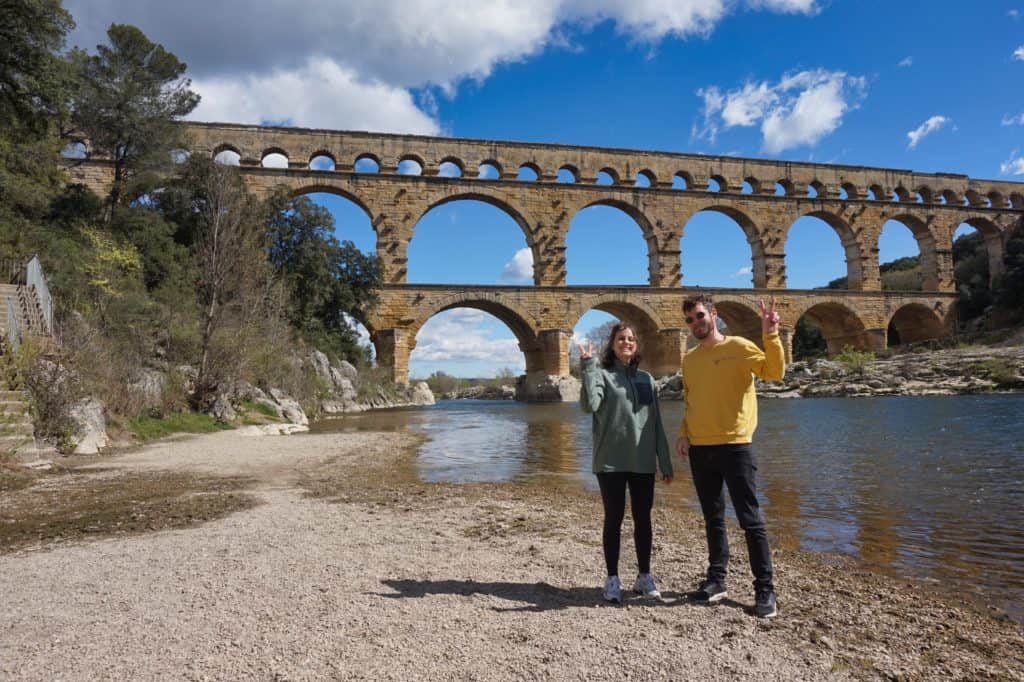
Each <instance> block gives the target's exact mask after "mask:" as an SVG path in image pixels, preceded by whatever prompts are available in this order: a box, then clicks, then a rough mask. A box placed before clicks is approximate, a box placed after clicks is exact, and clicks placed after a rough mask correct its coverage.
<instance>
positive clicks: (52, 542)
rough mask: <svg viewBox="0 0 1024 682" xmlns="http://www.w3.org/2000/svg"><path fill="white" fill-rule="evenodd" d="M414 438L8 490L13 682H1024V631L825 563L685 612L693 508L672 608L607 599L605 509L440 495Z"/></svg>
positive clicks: (221, 443)
mask: <svg viewBox="0 0 1024 682" xmlns="http://www.w3.org/2000/svg"><path fill="white" fill-rule="evenodd" d="M413 445H414V443H413V442H412V440H411V438H410V437H409V436H406V435H403V434H395V433H345V434H326V435H297V436H286V437H265V438H246V437H243V436H239V435H238V434H236V433H231V432H222V433H216V434H211V435H208V436H202V437H196V438H189V439H183V440H176V441H168V442H164V443H160V444H158V445H154V446H150V447H147V448H145V449H142V450H139V451H137V452H131V453H125V454H121V455H117V456H113V457H105V458H103V459H101V460H97V461H95V463H94V464H92V465H89V467H86V468H81V467H77V468H75V469H73V470H72V471H69V472H65V473H60V474H55V475H49V476H44V477H41V478H39V479H36V480H35V481H34V482H33V483H32V485H29V486H24V487H21V488H20V489H17V490H6V491H4V492H0V522H2V523H0V543H2V544H0V594H3V595H4V596H3V600H4V602H5V603H4V608H3V609H0V677H2V678H6V679H31V680H51V679H57V678H60V679H282V680H283V679H288V680H292V679H323V678H340V679H374V680H377V679H393V680H412V679H423V680H428V679H429V680H439V679H440V680H444V679H452V680H465V679H484V680H490V679H547V678H550V679H580V680H583V679H587V680H601V679H622V678H623V677H624V676H626V675H628V676H629V677H630V678H632V679H699V680H715V679H723V680H724V679H737V678H739V679H759V680H771V679H779V680H792V679H876V678H881V679H972V680H973V679H986V678H991V679H1024V628H1022V627H1021V626H1020V625H1018V624H1015V623H1012V622H1009V621H1008V620H1006V619H1000V618H998V617H995V616H991V615H988V614H985V613H981V612H979V611H978V610H977V609H976V608H975V607H973V606H970V605H966V604H956V603H940V602H938V601H936V600H935V597H934V595H931V594H929V593H926V592H924V591H922V589H921V588H918V587H915V586H913V585H910V584H908V583H903V582H899V581H894V580H892V579H888V578H884V577H879V576H873V575H870V574H867V573H865V572H864V571H862V570H858V569H856V568H854V567H852V566H847V565H844V566H828V565H823V564H822V563H821V562H820V561H819V559H818V558H816V557H814V556H809V555H804V554H800V553H793V552H784V551H779V552H777V554H776V562H777V571H778V574H779V601H780V616H779V617H778V618H777V619H775V620H774V621H770V622H766V621H762V620H758V619H755V618H753V617H752V616H751V615H749V613H748V608H749V606H750V605H751V604H752V603H753V594H752V590H751V588H750V585H749V582H748V579H747V577H746V570H747V569H746V566H745V564H744V563H742V562H739V561H736V565H735V566H734V579H733V581H732V583H731V584H730V595H731V596H732V597H733V599H732V600H729V601H726V602H724V603H722V604H721V605H719V606H716V607H710V608H709V607H701V606H697V605H693V604H691V603H689V602H688V601H687V600H686V599H685V598H684V594H683V592H684V591H685V590H687V589H690V588H691V586H692V585H693V584H694V583H695V582H696V580H697V579H698V578H699V576H700V574H701V572H702V567H703V561H704V549H703V531H702V528H701V525H700V523H699V520H698V519H696V518H694V516H693V515H692V514H689V513H686V512H682V511H678V510H669V509H664V508H659V509H658V510H657V512H656V519H655V523H656V531H655V532H656V547H655V558H654V567H655V572H656V574H657V575H658V576H659V577H660V579H661V586H662V591H663V593H664V595H665V598H664V600H663V601H661V602H650V601H646V600H641V599H630V600H629V601H627V603H626V605H624V606H621V607H616V606H606V605H604V604H602V603H601V602H600V597H599V590H598V585H599V583H600V580H601V577H602V576H601V563H602V562H601V555H600V509H599V505H598V504H597V500H596V499H595V497H594V496H593V495H588V494H586V493H583V492H579V491H577V490H574V489H569V488H566V489H565V490H554V491H550V490H549V491H546V492H538V491H536V490H531V489H526V488H522V487H518V486H512V485H467V486H454V485H425V484H422V483H419V482H417V481H416V480H414V479H413V478H412V477H411V474H410V471H411V467H410V466H409V462H408V460H407V458H408V451H409V449H410V448H411V446H413ZM105 500H106V501H107V502H106V503H105V502H104V501H105ZM111 500H114V501H111ZM116 500H120V501H119V502H116ZM154 500H156V501H157V502H159V504H157V502H154ZM211 500H212V502H211ZM41 501H46V503H47V505H49V507H51V508H56V509H58V512H56V513H55V514H53V515H51V516H45V514H43V513H42V511H41V510H40V509H39V507H40V506H41V505H40V504H39V503H40V502H41ZM146 505H150V506H146ZM111 509H112V510H111ZM140 509H142V510H144V511H142V512H141V513H142V514H143V519H142V521H139V520H135V521H134V522H133V520H132V518H131V517H132V515H133V514H134V515H138V514H139V513H140V511H139V510H140ZM183 509H184V510H185V511H182V510H183ZM104 510H106V511H107V512H109V513H107V514H106V515H103V514H101V512H103V511H104ZM44 516H45V518H43V517H44ZM72 517H77V518H78V520H79V522H78V523H77V524H71V523H68V522H63V525H62V523H58V522H57V521H56V520H55V519H57V518H60V519H65V520H66V519H69V518H72ZM169 518H170V519H176V520H175V521H174V523H171V522H169V521H168V519H169ZM40 519H42V520H40ZM44 521H45V523H44ZM33 523H35V524H36V525H35V526H33V525H32V524H33ZM19 524H20V525H19ZM47 524H49V525H47ZM118 524H120V525H118ZM627 525H628V524H627ZM13 526H18V527H19V528H21V529H22V531H23V532H22V533H21V534H13V533H10V532H7V531H5V530H3V528H4V527H13ZM40 528H42V529H43V530H42V531H40V530H39V529H40ZM25 529H29V530H28V531H26V530H25ZM33 529H34V530H33ZM83 529H91V530H83ZM624 530H625V531H626V532H625V534H624V545H625V546H624V548H623V550H624V561H623V574H624V576H626V577H627V578H631V577H632V566H633V562H632V559H631V552H632V547H631V545H630V543H629V542H628V540H626V538H628V537H629V529H628V528H626V529H624ZM733 530H734V531H735V529H733ZM29 531H31V532H29ZM5 533H6V534H5ZM732 537H734V538H735V539H736V540H739V539H740V536H739V534H738V533H736V532H734V533H733V535H732ZM737 554H739V552H737ZM734 561H735V560H734Z"/></svg>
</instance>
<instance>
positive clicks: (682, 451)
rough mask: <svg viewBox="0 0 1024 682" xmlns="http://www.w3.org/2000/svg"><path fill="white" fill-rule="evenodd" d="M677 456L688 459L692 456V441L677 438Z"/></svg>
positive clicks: (685, 438) (683, 437) (680, 437)
mask: <svg viewBox="0 0 1024 682" xmlns="http://www.w3.org/2000/svg"><path fill="white" fill-rule="evenodd" d="M676 456H677V457H679V459H686V458H687V457H689V456H690V440H689V439H688V438H687V437H686V436H679V437H678V438H676Z"/></svg>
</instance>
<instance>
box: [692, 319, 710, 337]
mask: <svg viewBox="0 0 1024 682" xmlns="http://www.w3.org/2000/svg"><path fill="white" fill-rule="evenodd" d="M710 333H711V325H710V324H707V323H705V324H704V326H703V327H698V328H696V329H694V330H693V335H694V336H696V337H697V340H698V341H703V340H704V339H706V338H707V337H708V334H710Z"/></svg>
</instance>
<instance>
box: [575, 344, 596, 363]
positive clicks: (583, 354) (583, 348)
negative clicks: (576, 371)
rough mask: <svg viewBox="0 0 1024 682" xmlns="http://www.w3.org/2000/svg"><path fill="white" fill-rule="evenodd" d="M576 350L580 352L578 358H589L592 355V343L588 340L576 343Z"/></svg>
mask: <svg viewBox="0 0 1024 682" xmlns="http://www.w3.org/2000/svg"><path fill="white" fill-rule="evenodd" d="M576 350H578V351H579V352H580V360H589V359H590V358H592V357H594V344H593V343H591V342H590V341H587V342H585V343H584V342H579V343H577V344H576Z"/></svg>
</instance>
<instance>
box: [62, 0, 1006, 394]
mask: <svg viewBox="0 0 1024 682" xmlns="http://www.w3.org/2000/svg"><path fill="white" fill-rule="evenodd" d="M66 6H67V7H68V9H69V10H70V11H71V12H72V14H73V15H74V16H75V18H76V20H77V22H78V28H77V29H76V31H75V32H74V33H73V34H72V36H71V40H70V43H71V44H78V45H81V46H85V47H89V48H91V47H92V46H94V45H95V44H96V43H98V42H100V41H102V39H103V31H104V30H105V28H106V26H107V25H109V23H110V22H112V21H118V22H126V23H133V24H136V25H138V26H139V27H140V28H142V29H143V30H144V31H146V33H147V34H148V35H149V36H150V37H151V38H153V39H154V40H156V41H158V42H161V43H162V44H164V45H165V46H166V47H167V48H168V49H170V50H172V51H174V52H175V53H176V54H177V55H178V56H179V57H180V58H181V59H182V60H184V61H185V62H187V63H188V64H189V74H190V75H191V77H192V79H193V86H194V87H195V89H197V90H198V91H199V92H200V94H201V95H202V96H203V102H202V103H201V105H200V107H199V108H198V109H197V111H196V112H195V114H194V116H193V118H195V119H197V120H219V121H235V122H252V123H260V122H274V123H283V124H289V125H298V126H310V127H326V128H335V129H368V130H378V131H386V132H414V133H423V134H434V135H451V136H458V137H474V138H488V139H507V140H529V141H539V142H557V143H567V144H583V145H598V146H609V147H628V148H638V149H656V150H665V151H679V152H697V153H707V154H736V155H742V156H750V157H765V158H779V159H792V160H797V161H805V160H813V161H819V162H831V163H843V164H856V165H872V166H887V167H894V168H903V169H912V170H917V171H923V172H953V173H965V174H968V175H971V176H974V177H981V178H1002V179H1013V180H1021V181H1024V94H1022V91H1024V88H1022V87H1021V85H1022V83H1024V0H1021V1H1020V2H1001V1H998V0H987V1H985V2H980V3H963V2H942V1H934V2H927V3H926V2H896V3H893V2H884V3H883V2H875V1H871V0H868V1H863V0H862V1H858V2H852V1H849V0H847V1H845V2H841V1H838V0H834V1H831V2H829V1H822V0H745V1H744V0H676V1H674V2H671V1H668V0H643V1H638V0H632V1H629V0H621V1H620V0H590V1H587V2H584V0H546V1H543V2H542V1H541V0H520V1H519V2H499V1H495V2H488V3H453V2H442V1H441V0H424V1H421V2H417V1H415V0H379V1H377V2H373V3H371V2H340V1H339V2H336V3H334V2H327V1H315V0H292V1H291V2H283V1H272V0H264V1H263V2H245V3H243V2H241V0H223V1H222V2H217V3H205V2H203V3H200V2H197V1H195V0H185V2H183V3H178V4H176V5H174V6H173V7H171V6H169V5H167V3H158V2H155V1H151V0H145V1H140V0H136V1H135V2H127V1H126V0H88V1H87V0H71V1H70V2H67V3H66ZM314 198H316V199H317V200H321V199H322V200H323V201H324V203H326V204H327V205H329V207H330V208H331V210H332V212H334V214H335V216H336V220H337V223H338V227H337V233H338V236H339V237H340V238H343V239H352V240H353V241H355V242H356V244H357V245H359V246H360V247H361V248H363V249H364V250H373V232H372V229H371V228H370V226H369V223H368V221H367V219H366V217H365V215H363V214H362V213H361V212H360V211H358V209H355V208H354V207H353V206H351V205H349V204H347V203H346V202H344V201H343V200H333V201H331V200H329V199H327V198H326V197H321V196H320V195H316V196H315V197H314ZM453 237H457V238H459V239H460V240H462V242H463V243H464V244H465V249H464V252H463V254H464V257H463V258H462V259H460V262H459V263H457V264H453V263H452V262H451V260H450V259H447V258H445V257H443V256H444V253H445V248H446V244H447V243H449V240H450V239H452V238H453ZM609 243H614V244H615V245H616V253H617V257H616V259H615V262H614V263H609V262H608V259H607V258H606V257H604V255H603V254H604V253H605V252H606V250H607V244H609ZM525 246H526V243H525V240H524V238H523V235H522V233H521V232H520V230H519V228H518V227H517V226H516V225H515V223H514V222H512V220H511V219H510V218H508V217H507V216H506V215H504V214H502V213H501V212H500V211H498V210H497V209H495V208H492V207H489V206H486V205H483V204H479V203H476V202H457V203H454V204H448V205H446V206H444V207H441V208H438V209H436V210H435V211H433V212H431V213H430V214H428V215H427V216H426V217H424V219H423V220H422V221H421V222H420V224H419V225H418V226H417V229H416V236H415V238H414V239H413V242H412V243H411V244H410V248H409V258H410V262H409V280H410V281H411V282H449V283H487V284H498V283H528V280H527V279H525V278H523V277H521V276H520V275H522V274H523V273H524V272H525V271H526V270H524V266H528V265H529V262H528V257H527V255H526V254H524V253H520V251H521V250H522V249H523V248H525ZM567 249H568V250H567V260H568V263H567V265H568V277H569V283H570V284H574V283H581V284H582V283H588V284H601V283H608V284H642V283H645V282H646V270H647V259H646V253H645V247H644V243H643V240H642V238H641V236H640V230H639V228H638V227H637V226H636V225H635V224H634V223H633V222H632V221H631V220H630V219H629V218H627V217H626V216H625V215H624V214H621V213H619V212H617V211H616V210H615V209H610V208H600V207H594V208H591V209H587V210H586V211H584V212H583V213H581V214H579V215H578V216H576V217H575V218H574V219H573V222H572V226H571V229H570V233H569V241H568V245H567ZM880 249H881V259H882V261H883V262H885V261H889V260H893V259H895V258H898V257H901V256H906V255H913V254H916V253H917V245H916V242H915V241H914V240H913V238H912V237H911V236H910V232H909V230H907V229H906V228H905V227H903V226H902V225H900V224H898V223H892V224H890V225H887V226H886V228H885V230H884V232H883V236H882V241H881V243H880ZM682 250H683V276H684V282H685V283H686V284H700V285H703V286H750V274H749V268H750V253H749V249H748V247H747V245H746V242H745V240H744V238H743V235H742V232H741V231H740V229H739V227H738V226H736V225H735V224H734V223H732V222H731V221H730V220H729V219H727V218H724V217H722V216H715V215H712V214H699V215H698V216H696V217H695V218H694V219H693V220H691V221H690V223H688V224H687V226H686V229H685V233H684V238H683V243H682ZM517 254H518V256H517ZM786 254H787V270H788V274H789V283H790V286H794V287H813V286H820V285H823V284H825V283H826V282H827V281H828V280H830V279H833V278H835V277H840V276H842V275H844V274H845V264H844V258H843V252H842V249H841V247H840V244H839V240H838V237H836V235H835V233H834V232H832V231H831V230H830V229H829V228H828V227H827V226H826V225H825V224H824V223H821V222H819V221H816V220H815V219H812V218H805V219H802V220H801V221H800V222H798V223H797V224H795V225H794V226H793V228H792V229H791V232H790V238H789V241H788V242H787V244H786ZM604 319H607V316H604V315H603V314H602V313H592V314H588V315H587V316H586V317H585V318H584V320H583V321H581V324H580V325H578V327H577V331H581V330H583V329H584V328H587V327H589V326H592V325H595V324H599V323H600V322H601V321H603V320H604ZM452 339H459V340H460V343H453V341H452ZM412 360H413V362H412V372H413V375H414V376H425V375H427V374H429V373H430V372H431V371H434V370H438V369H440V370H443V371H446V372H449V373H452V374H456V375H461V376H487V375H491V374H493V373H494V372H495V371H496V370H497V369H499V368H501V367H506V366H507V367H511V368H513V369H515V370H520V369H521V368H522V356H521V353H519V351H518V350H517V349H516V348H515V342H514V340H513V339H512V336H511V333H510V332H508V330H507V329H505V328H504V326H503V325H502V324H501V323H500V322H497V320H494V318H490V317H489V316H486V315H484V314H482V313H478V312H476V311H465V310H463V311H452V312H450V313H445V314H442V315H439V316H438V317H436V318H434V319H433V320H432V321H431V322H430V323H428V325H426V326H425V327H424V328H423V330H421V332H420V335H419V337H418V339H417V349H416V351H415V353H414V356H413V359H412Z"/></svg>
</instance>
